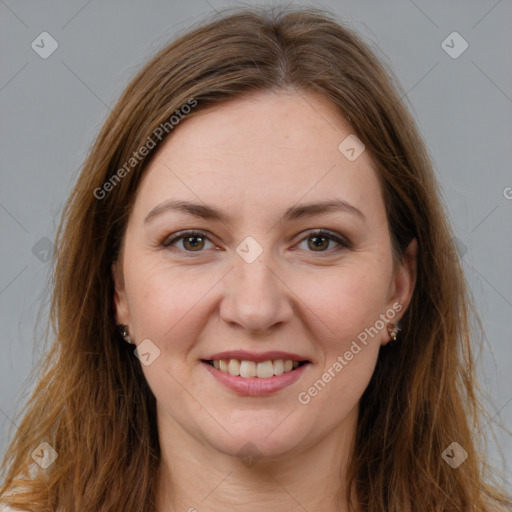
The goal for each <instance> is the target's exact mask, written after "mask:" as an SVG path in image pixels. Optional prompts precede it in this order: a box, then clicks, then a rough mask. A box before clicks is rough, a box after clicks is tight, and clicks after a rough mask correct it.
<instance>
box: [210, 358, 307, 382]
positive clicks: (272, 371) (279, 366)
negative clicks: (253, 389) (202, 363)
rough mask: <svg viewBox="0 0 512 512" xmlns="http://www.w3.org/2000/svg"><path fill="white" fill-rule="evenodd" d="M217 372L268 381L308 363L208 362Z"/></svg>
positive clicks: (215, 360) (275, 361)
mask: <svg viewBox="0 0 512 512" xmlns="http://www.w3.org/2000/svg"><path fill="white" fill-rule="evenodd" d="M206 362H207V363H208V364H210V365H212V366H213V367H214V368H216V369H217V370H220V371H221V372H224V373H229V375H233V376H235V377H238V376H240V377H243V378H245V379H247V378H251V377H257V378H258V379H268V378H271V377H274V376H277V375H282V374H283V373H288V372H291V371H293V370H294V369H295V368H297V367H299V366H300V365H302V364H305V363H307V361H302V362H299V361H292V360H291V359H275V360H274V361H272V360H268V361H261V362H256V361H248V360H245V359H242V360H239V359H214V360H211V361H206Z"/></svg>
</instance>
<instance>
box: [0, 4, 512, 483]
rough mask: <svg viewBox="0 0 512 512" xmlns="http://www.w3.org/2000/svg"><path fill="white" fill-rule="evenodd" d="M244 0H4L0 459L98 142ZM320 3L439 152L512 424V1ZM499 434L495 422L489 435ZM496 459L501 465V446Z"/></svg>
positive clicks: (511, 478)
mask: <svg viewBox="0 0 512 512" xmlns="http://www.w3.org/2000/svg"><path fill="white" fill-rule="evenodd" d="M262 3H263V2H253V3H250V4H248V3H244V5H256V4H262ZM289 4H292V5H298V4H294V2H289ZM235 5H242V3H240V2H238V3H237V2H222V1H220V0H208V1H206V0H187V1H186V2H185V1H180V2H176V3H171V2H169V1H167V2H166V1H156V0H153V1H145V2H143V1H124V2H121V1H108V2H105V1H101V0H90V1H87V0H81V1H67V2H64V1H61V2H57V1H46V2H44V3H42V2H41V3H36V2H28V1H18V2H15V1H14V0H0V42H1V45H0V49H1V50H0V51H1V74H0V108H1V118H0V119H1V122H0V130H1V132H0V144H1V152H2V159H1V176H0V179H1V188H0V221H1V228H2V244H1V249H0V258H1V266H0V314H1V326H2V329H1V333H2V334H1V339H0V350H1V356H0V389H1V392H0V453H3V451H4V450H5V447H6V443H7V440H8V438H9V435H10V433H11V434H12V432H13V430H14V429H15V428H16V426H15V424H14V423H13V421H12V418H13V417H14V414H15V412H16V411H18V410H19V407H20V405H21V404H22V402H23V395H22V393H23V391H24V390H30V389H31V388H32V386H33V380H32V379H30V378H29V372H30V370H31V368H32V367H33V366H34V364H35V363H37V361H38V360H39V359H40V357H41V354H42V353H43V351H44V348H45V345H44V343H43V341H42V339H41V329H42V327H43V326H44V314H43V317H42V322H41V323H40V324H39V327H38V326H37V325H36V317H37V313H38V311H39V309H40V307H41V304H42V303H43V302H44V301H45V300H47V298H48V293H49V289H48V269H49V265H50V262H49V261H46V260H47V258H48V257H49V256H50V255H51V254H49V253H48V250H47V249H48V248H49V247H50V248H51V246H50V244H49V243H48V240H45V238H49V239H50V240H52V239H53V236H54V234H55V228H56V224H57V222H58V218H59V214H60V212H61V209H62V203H63V201H64V199H65V198H66V197H67V195H68V194H69V192H70V190H71V186H72V184H73V182H74V180H75V178H76V176H77V172H78V170H79V167H80V165H81V163H82V162H83V160H84V157H85V155H86V153H87V150H88V148H89V147H90V145H91V143H92V142H93V138H94V136H95V135H96V134H97V132H98V130H99V128H100V126H101V124H102V122H103V121H104V120H105V118H106V116H107V114H108V112H109V108H111V107H112V106H113V105H114V103H115V101H116V99H117V98H118V96H119V94H120V93H121V91H122V90H123V88H124V86H125V85H126V84H127V83H128V81H129V79H130V77H132V76H133V75H134V73H135V72H136V71H137V70H138V69H139V68H140V66H141V65H142V64H143V63H144V61H145V60H146V59H147V58H148V57H149V56H150V55H152V54H153V53H154V52H155V51H156V50H157V49H158V48H160V47H161V46H162V45H163V44H165V42H166V41H168V40H169V39H171V38H172V37H173V36H174V35H175V34H176V33H177V31H183V30H184V29H186V27H188V26H189V25H190V24H191V23H193V22H196V21H199V20H200V19H201V18H202V17H203V16H204V15H206V14H209V13H211V12H212V10H218V9H221V8H224V7H227V6H235ZM274 5H276V4H275V3H274ZM311 5H314V6H316V7H323V8H326V9H329V10H331V11H333V12H334V13H335V14H336V15H338V16H339V17H340V18H342V19H345V20H347V21H349V22H350V24H351V26H352V27H353V28H355V29H356V30H357V31H359V32H360V33H361V34H362V35H363V36H364V37H365V38H366V39H368V40H369V41H371V42H373V43H374V44H375V45H377V46H378V47H379V48H380V49H381V50H382V52H383V53H384V54H385V55H386V56H387V57H386V60H387V61H388V62H389V63H390V64H391V66H392V68H393V69H394V71H395V72H396V74H397V76H398V78H399V80H400V82H401V84H402V86H403V88H404V90H405V91H406V92H407V95H406V97H405V98H404V101H407V102H408V104H409V106H410V108H411V109H412V111H413V115H414V116H415V118H416V119H417V121H418V123H419V126H420V129H421V131H422V133H423V135H424V138H425V140H426V142H427V145H428V148H429V150H430V152H431V156H432V158H433V161H434V164H435V168H436V172H437V174H438V176H439V179H440V181H441V184H442V187H443V192H444V199H445V202H446V204H447V208H448V211H449V213H450V217H451V221H452V223H453V226H454V229H455V233H456V236H457V239H458V245H459V249H460V254H461V255H462V256H463V264H464V266H465V270H466V273H467V278H468V281H469V283H470V286H471V289H472V292H473V294H474V297H475V301H476V304H477V308H478V310H479V311H480V313H481V316H482V320H483V325H484V327H485V331H486V333H487V338H488V343H487V344H485V345H484V350H483V352H482V353H481V354H480V357H479V368H480V370H479V372H480V375H481V378H482V380H483V383H484V387H485V389H486V390H487V391H488V392H489V395H490V397H491V398H492V401H491V402H489V403H488V407H489V411H490V415H491V416H493V417H494V419H495V420H497V421H499V422H501V423H502V424H503V425H505V426H506V427H507V428H510V427H511V426H512V372H511V371H510V368H511V366H512V350H511V349H512V344H511V335H510V332H511V327H512V325H511V318H512V272H511V271H510V270H511V258H512V236H511V234H512V222H511V221H512V188H508V187H512V173H511V171H510V166H511V164H510V162H511V161H512V150H511V146H512V138H511V135H512V115H511V114H512V65H511V64H512V61H511V59H510V49H511V48H512V31H511V26H512V24H511V21H512V2H511V1H510V0H500V1H497V0H481V1H467V0H466V1H462V0H460V1H451V2H445V1H440V0H438V1H430V2H427V1H424V0H423V1H422V0H415V1H412V0H393V1H386V2H384V1H376V0H375V1H369V0H368V1H357V0H351V1H330V2H327V1H324V2H313V3H312V4H311ZM44 31H46V32H48V33H50V34H51V36H52V37H53V38H54V39H55V40H56V41H57V42H58V45H59V46H58V48H57V50H56V51H55V52H54V53H53V54H52V55H51V56H49V57H48V58H47V59H43V58H41V57H40V56H39V55H38V54H37V53H36V52H35V51H34V50H33V49H32V47H31V43H32V41H34V40H36V42H37V41H40V39H39V38H38V36H39V34H41V33H42V32H44ZM454 31H456V32H458V33H460V34H461V36H462V37H463V38H464V39H465V40H466V41H467V42H468V44H469V47H468V49H467V50H466V51H465V52H464V53H462V54H461V55H460V56H459V57H458V58H452V57H450V56H449V55H448V54H447V53H446V52H445V50H444V49H443V47H442V46H441V43H442V41H444V40H445V39H446V38H447V36H448V35H449V34H451V33H452V32H454ZM36 38H37V39H36ZM449 41H450V40H449ZM448 44H450V45H451V46H454V48H455V50H457V49H459V48H461V46H460V44H459V42H454V43H453V44H452V43H451V42H449V43H448ZM46 48H48V46H47V45H46ZM41 240H42V241H41ZM34 340H36V341H34ZM490 431H491V428H490V427H489V426H487V427H485V428H484V431H483V433H485V434H486V435H489V434H490ZM475 434H476V433H475ZM497 436H498V437H497V442H498V444H499V446H500V447H501V449H502V450H503V452H504V454H505V456H506V457H507V458H508V462H507V466H505V470H506V478H507V480H508V485H509V487H512V485H511V484H512V461H511V457H510V456H511V455H512V438H511V436H510V435H506V434H505V433H504V432H503V431H501V430H500V429H497ZM34 443H35V446H36V445H37V444H38V440H34ZM489 455H490V458H491V460H492V461H494V462H495V463H498V465H500V464H501V462H500V459H499V457H498V452H497V450H496V447H495V446H493V445H492V444H491V445H490V447H489Z"/></svg>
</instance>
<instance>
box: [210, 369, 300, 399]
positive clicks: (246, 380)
mask: <svg viewBox="0 0 512 512" xmlns="http://www.w3.org/2000/svg"><path fill="white" fill-rule="evenodd" d="M202 364H203V365H204V366H205V367H206V369H207V370H208V371H209V372H210V373H211V374H212V375H213V376H214V377H215V378H216V379H217V381H218V382H220V383H221V384H223V385H224V386H226V387H227V388H229V389H231V390H232V391H234V392H235V393H238V394H239V395H242V396H268V395H272V394H274V393H277V392H278V391H280V390H281V389H284V388H286V387H288V386H291V385H292V384H293V383H294V382H296V381H297V380H299V379H300V377H301V376H302V374H303V373H304V372H305V371H306V369H307V368H308V367H309V366H310V363H306V364H303V365H301V366H298V367H297V368H296V369H295V370H292V371H291V372H285V373H282V374H281V375H274V376H273V377H268V378H267V379H260V378H258V377H238V376H235V375H230V374H229V373H226V372H223V371H221V370H217V368H215V367H214V366H212V365H210V364H208V363H205V362H204V361H202Z"/></svg>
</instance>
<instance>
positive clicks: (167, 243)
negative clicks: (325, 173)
mask: <svg viewBox="0 0 512 512" xmlns="http://www.w3.org/2000/svg"><path fill="white" fill-rule="evenodd" d="M195 236H197V237H201V238H203V239H206V240H209V241H210V242H211V240H210V239H209V238H208V236H207V235H206V233H205V232H203V231H196V230H185V231H180V232H179V233H176V234H175V235H172V236H170V237H167V238H166V239H164V241H163V242H162V243H161V244H160V245H161V247H163V248H164V249H169V248H170V247H171V245H172V244H173V243H174V242H176V241H178V240H181V239H186V238H192V237H195ZM318 236H321V237H324V238H327V239H329V240H332V241H334V242H336V243H338V244H339V245H340V246H341V247H338V250H339V249H341V248H344V249H351V248H352V244H351V243H350V242H349V241H348V240H346V239H344V238H342V237H340V236H338V235H337V234H336V233H333V232H332V231H328V230H326V229H318V230H316V231H312V232H310V233H309V234H308V235H307V236H305V237H304V238H302V239H301V240H300V241H299V243H301V242H303V241H304V240H308V239H309V238H314V237H318ZM334 250H336V249H334ZM332 251H333V250H332V249H331V250H327V251H309V252H312V253H315V252H318V253H319V254H325V253H329V254H330V253H332ZM183 252H185V254H186V255H187V256H189V257H194V256H195V255H196V254H195V253H197V254H199V253H201V252H204V251H203V250H200V251H187V250H185V249H183Z"/></svg>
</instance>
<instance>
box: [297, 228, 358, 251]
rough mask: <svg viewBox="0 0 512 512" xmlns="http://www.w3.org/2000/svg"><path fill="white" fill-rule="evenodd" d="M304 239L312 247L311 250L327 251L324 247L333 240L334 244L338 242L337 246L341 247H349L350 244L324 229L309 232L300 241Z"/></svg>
mask: <svg viewBox="0 0 512 512" xmlns="http://www.w3.org/2000/svg"><path fill="white" fill-rule="evenodd" d="M305 241H307V242H308V247H309V248H313V251H312V252H329V251H326V250H325V249H326V248H327V246H328V245H329V243H330V242H335V243H336V244H338V246H341V247H345V248H348V247H350V244H349V243H348V242H347V241H346V240H344V239H343V238H341V237H339V236H337V235H335V234H334V233H331V232H330V231H326V230H323V229H320V230H319V231H314V232H312V233H309V235H308V236H307V237H305V238H303V239H302V241H301V243H302V242H305ZM309 241H311V242H309ZM338 248H339V247H338ZM317 249H318V250H317Z"/></svg>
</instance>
